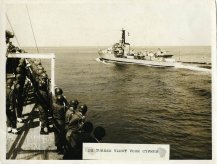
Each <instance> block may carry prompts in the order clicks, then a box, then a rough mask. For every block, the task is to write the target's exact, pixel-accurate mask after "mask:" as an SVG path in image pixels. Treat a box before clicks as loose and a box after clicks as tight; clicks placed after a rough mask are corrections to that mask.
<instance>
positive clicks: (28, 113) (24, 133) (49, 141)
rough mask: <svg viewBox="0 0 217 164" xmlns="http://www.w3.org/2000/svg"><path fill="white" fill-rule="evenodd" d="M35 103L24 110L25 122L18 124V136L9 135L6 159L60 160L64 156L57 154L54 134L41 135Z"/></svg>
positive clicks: (26, 106)
mask: <svg viewBox="0 0 217 164" xmlns="http://www.w3.org/2000/svg"><path fill="white" fill-rule="evenodd" d="M35 106H36V105H35V103H32V104H28V105H25V106H24V108H23V116H24V119H25V120H24V122H23V123H17V128H18V130H19V131H20V133H19V134H18V135H16V134H12V133H7V146H6V151H7V154H6V159H16V160H48V159H51V160H58V159H61V158H62V155H59V154H57V153H56V151H55V149H56V147H55V145H54V133H49V135H40V122H39V118H38V109H37V108H36V107H35Z"/></svg>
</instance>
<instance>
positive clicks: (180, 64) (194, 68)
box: [175, 62, 211, 73]
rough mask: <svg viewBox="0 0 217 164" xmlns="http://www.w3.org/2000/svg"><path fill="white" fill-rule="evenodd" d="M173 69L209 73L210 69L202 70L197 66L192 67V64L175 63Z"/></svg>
mask: <svg viewBox="0 0 217 164" xmlns="http://www.w3.org/2000/svg"><path fill="white" fill-rule="evenodd" d="M175 68H183V69H189V70H193V71H201V72H207V73H211V69H208V68H202V67H199V66H197V65H193V64H191V65H190V64H189V65H184V64H183V63H178V62H177V63H175Z"/></svg>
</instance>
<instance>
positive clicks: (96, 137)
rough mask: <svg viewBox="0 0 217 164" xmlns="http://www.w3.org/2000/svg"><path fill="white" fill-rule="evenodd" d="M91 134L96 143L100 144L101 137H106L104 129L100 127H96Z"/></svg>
mask: <svg viewBox="0 0 217 164" xmlns="http://www.w3.org/2000/svg"><path fill="white" fill-rule="evenodd" d="M93 134H94V140H95V142H96V143H97V142H100V141H101V140H102V139H103V137H105V135H106V133H105V129H104V128H103V127H101V126H98V127H96V128H95V129H94V132H93Z"/></svg>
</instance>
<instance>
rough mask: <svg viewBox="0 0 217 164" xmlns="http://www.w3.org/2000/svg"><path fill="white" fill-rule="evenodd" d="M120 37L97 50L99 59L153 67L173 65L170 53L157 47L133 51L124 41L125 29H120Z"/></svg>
mask: <svg viewBox="0 0 217 164" xmlns="http://www.w3.org/2000/svg"><path fill="white" fill-rule="evenodd" d="M121 31H122V38H121V40H120V41H119V43H115V44H114V45H113V46H112V47H110V48H107V49H105V50H99V52H98V54H99V56H100V58H99V59H100V60H101V61H105V62H114V63H123V64H139V65H146V66H153V67H174V66H175V59H173V58H172V57H173V55H172V54H168V52H167V51H165V50H161V49H160V48H158V50H157V51H156V52H154V51H149V52H148V51H146V50H145V51H143V52H142V51H138V52H137V51H135V50H134V49H131V47H130V44H129V43H126V42H125V30H124V29H122V30H121Z"/></svg>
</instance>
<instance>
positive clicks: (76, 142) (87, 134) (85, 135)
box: [63, 122, 95, 159]
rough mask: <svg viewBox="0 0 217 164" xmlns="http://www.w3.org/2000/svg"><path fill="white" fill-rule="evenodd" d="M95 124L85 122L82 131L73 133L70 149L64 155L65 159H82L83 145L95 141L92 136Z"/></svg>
mask: <svg viewBox="0 0 217 164" xmlns="http://www.w3.org/2000/svg"><path fill="white" fill-rule="evenodd" d="M92 130H93V124H92V123H91V122H85V123H84V125H83V127H82V129H81V131H77V132H75V133H73V134H72V135H71V137H70V140H69V146H70V147H69V148H68V149H67V151H66V153H65V154H64V157H63V159H81V158H82V149H83V146H82V144H83V143H94V142H95V139H94V138H93V137H92V136H91V132H92Z"/></svg>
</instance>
